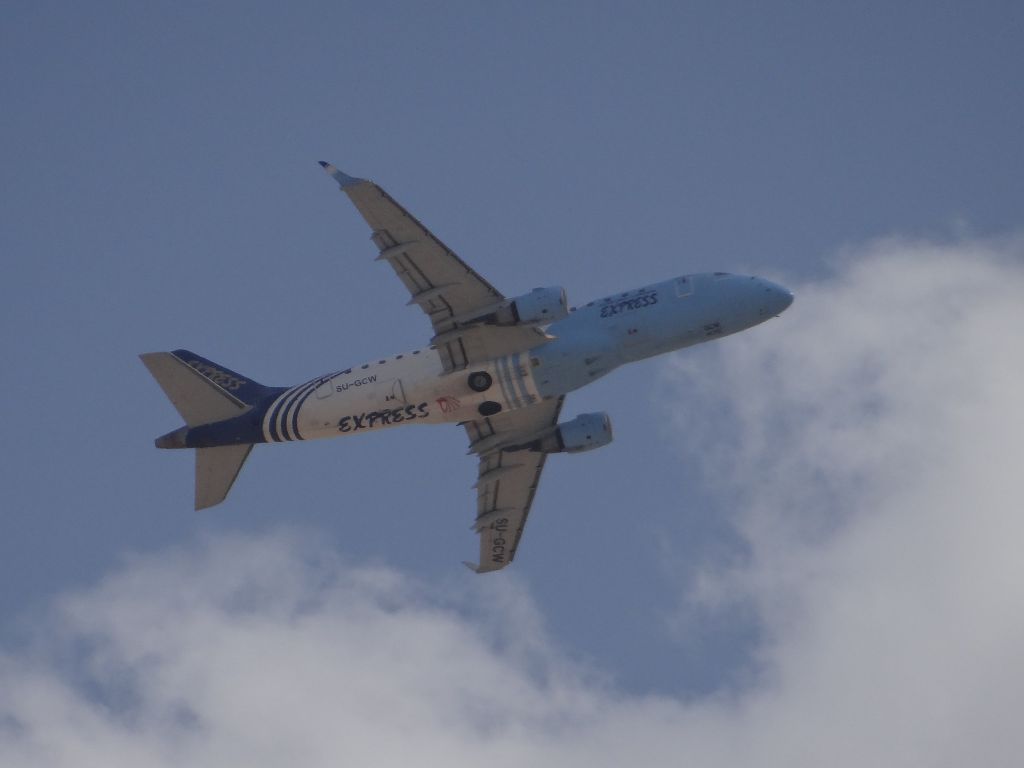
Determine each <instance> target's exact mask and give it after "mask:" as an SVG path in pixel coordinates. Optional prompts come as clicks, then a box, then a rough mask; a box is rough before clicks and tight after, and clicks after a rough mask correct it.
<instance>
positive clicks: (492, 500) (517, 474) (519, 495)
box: [465, 398, 564, 573]
mask: <svg viewBox="0 0 1024 768" xmlns="http://www.w3.org/2000/svg"><path fill="white" fill-rule="evenodd" d="M563 400H564V398H559V399H557V400H547V401H544V402H541V403H538V404H537V405H534V406H531V407H529V408H523V409H521V410H517V411H510V412H508V413H503V414H499V415H497V416H492V417H490V418H486V419H480V420H477V421H472V422H468V423H467V424H466V425H465V427H466V432H467V434H468V435H469V440H470V451H471V452H472V453H475V454H478V455H479V457H480V462H479V467H478V473H477V483H476V492H477V516H476V521H475V522H474V524H473V527H474V529H475V530H476V531H477V533H479V534H480V562H479V564H478V565H473V564H471V563H466V565H468V566H469V567H470V568H472V569H473V570H475V571H476V572H477V573H486V572H487V571H496V570H499V569H501V568H504V567H505V566H506V565H508V564H509V563H511V562H512V560H513V558H515V555H516V551H517V550H518V548H519V544H520V542H521V540H522V537H523V529H524V528H525V526H526V519H527V517H528V516H529V514H530V507H531V505H532V504H533V497H534V495H535V494H536V492H537V485H538V483H539V482H540V475H541V472H542V471H543V469H544V462H545V460H546V459H547V454H546V453H542V452H539V451H533V450H529V449H525V448H524V447H523V446H525V445H526V444H529V443H534V442H536V441H537V440H538V439H539V438H541V437H543V436H544V435H545V434H547V433H549V432H551V431H552V430H553V429H554V428H555V426H556V424H557V422H558V415H559V413H560V412H561V410H562V402H563Z"/></svg>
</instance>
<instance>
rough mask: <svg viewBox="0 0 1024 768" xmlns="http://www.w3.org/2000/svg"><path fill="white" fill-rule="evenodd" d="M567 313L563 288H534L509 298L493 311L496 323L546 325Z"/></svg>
mask: <svg viewBox="0 0 1024 768" xmlns="http://www.w3.org/2000/svg"><path fill="white" fill-rule="evenodd" d="M568 314H569V303H568V301H567V300H566V297H565V289H564V288H557V287H555V288H534V289H533V290H532V291H530V292H529V293H526V294H523V295H522V296H516V297H515V298H514V299H509V300H508V301H506V302H505V303H503V304H502V305H501V307H499V308H498V309H497V310H496V311H495V313H494V323H495V324H496V325H547V324H548V323H553V322H555V321H556V320H561V319H562V318H563V317H566V316H568Z"/></svg>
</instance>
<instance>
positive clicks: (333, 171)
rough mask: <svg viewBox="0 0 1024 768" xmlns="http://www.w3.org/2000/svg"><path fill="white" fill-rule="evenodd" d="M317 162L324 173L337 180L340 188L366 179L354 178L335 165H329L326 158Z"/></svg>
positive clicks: (352, 185)
mask: <svg viewBox="0 0 1024 768" xmlns="http://www.w3.org/2000/svg"><path fill="white" fill-rule="evenodd" d="M319 162H320V167H321V168H323V169H324V173H326V174H327V175H328V176H330V177H331V178H332V179H334V180H335V181H336V182H338V186H339V187H341V188H342V189H345V187H354V186H355V185H356V184H362V183H364V182H365V181H366V179H359V178H356V177H355V176H349V175H348V174H347V173H345V172H344V171H342V170H339V169H338V168H337V166H334V165H331V164H330V163H328V162H327V161H326V160H321V161H319Z"/></svg>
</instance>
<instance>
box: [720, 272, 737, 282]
mask: <svg viewBox="0 0 1024 768" xmlns="http://www.w3.org/2000/svg"><path fill="white" fill-rule="evenodd" d="M727 277H736V275H733V274H730V273H728V272H715V280H725V278H727Z"/></svg>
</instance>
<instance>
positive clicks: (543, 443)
mask: <svg viewBox="0 0 1024 768" xmlns="http://www.w3.org/2000/svg"><path fill="white" fill-rule="evenodd" d="M611 441H612V422H611V419H609V418H608V414H607V413H581V414H580V415H579V416H577V417H576V418H575V419H573V420H572V421H565V422H562V423H561V424H559V425H558V426H557V427H556V428H555V431H554V432H553V433H551V434H550V435H547V436H546V437H543V438H541V439H540V440H538V441H537V442H536V443H535V444H534V445H533V446H531V448H532V450H535V451H541V452H542V453H582V452H583V451H592V450H594V449H595V448H600V447H601V446H602V445H608V443H610V442H611Z"/></svg>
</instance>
